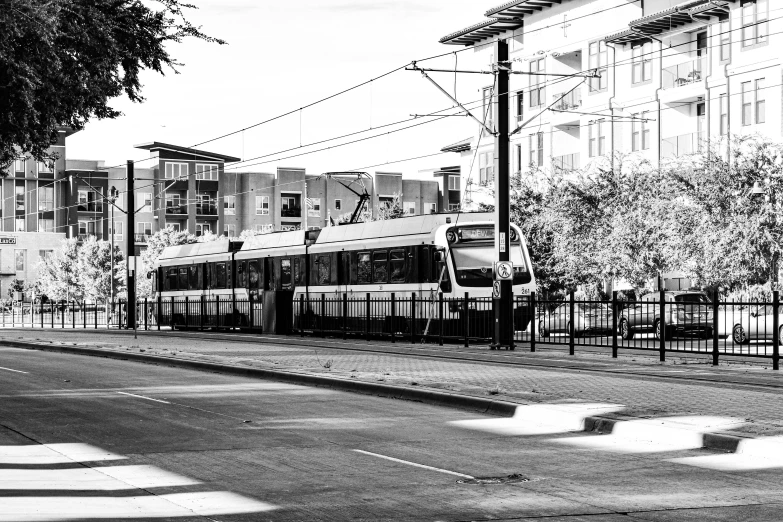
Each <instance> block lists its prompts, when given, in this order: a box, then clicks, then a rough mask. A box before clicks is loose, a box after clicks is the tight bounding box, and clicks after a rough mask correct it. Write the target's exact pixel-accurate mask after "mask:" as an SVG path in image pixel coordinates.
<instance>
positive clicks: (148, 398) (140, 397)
mask: <svg viewBox="0 0 783 522" xmlns="http://www.w3.org/2000/svg"><path fill="white" fill-rule="evenodd" d="M117 393H119V394H120V395H127V396H128V397H136V398H138V399H146V400H148V401H155V402H162V403H163V404H171V403H170V402H169V401H162V400H160V399H153V398H152V397H145V396H144V395H136V394H135V393H125V392H117Z"/></svg>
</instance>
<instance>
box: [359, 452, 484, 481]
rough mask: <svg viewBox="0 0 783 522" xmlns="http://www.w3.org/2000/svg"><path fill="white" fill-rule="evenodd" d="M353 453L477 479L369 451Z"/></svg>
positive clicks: (468, 476) (468, 477)
mask: <svg viewBox="0 0 783 522" xmlns="http://www.w3.org/2000/svg"><path fill="white" fill-rule="evenodd" d="M353 451H355V452H356V453H362V454H364V455H370V456H372V457H378V458H381V459H386V460H390V461H392V462H399V463H400V464H407V465H408V466H414V467H417V468H422V469H428V470H430V471H437V472H440V473H447V474H449V475H454V476H456V477H462V478H466V479H473V478H476V477H472V476H470V475H465V474H464V473H457V472H456V471H449V470H447V469H441V468H433V467H432V466H425V465H424V464H417V463H416V462H410V461H407V460H401V459H395V458H394V457H388V456H386V455H381V454H379V453H371V452H369V451H364V450H359V449H355V450H353Z"/></svg>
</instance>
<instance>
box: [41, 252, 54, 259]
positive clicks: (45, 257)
mask: <svg viewBox="0 0 783 522" xmlns="http://www.w3.org/2000/svg"><path fill="white" fill-rule="evenodd" d="M52 254H54V250H39V251H38V259H40V260H41V261H43V260H44V259H49V258H50V257H51V256H52Z"/></svg>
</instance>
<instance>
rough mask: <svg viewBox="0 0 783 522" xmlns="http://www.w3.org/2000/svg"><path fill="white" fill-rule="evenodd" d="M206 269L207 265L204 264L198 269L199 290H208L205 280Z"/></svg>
mask: <svg viewBox="0 0 783 522" xmlns="http://www.w3.org/2000/svg"><path fill="white" fill-rule="evenodd" d="M206 267H207V265H206V264H205V263H202V264H200V265H198V266H197V267H196V270H197V271H198V275H197V276H196V277H198V288H197V290H204V289H205V288H206V284H205V282H204V281H205V279H206Z"/></svg>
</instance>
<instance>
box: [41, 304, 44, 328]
mask: <svg viewBox="0 0 783 522" xmlns="http://www.w3.org/2000/svg"><path fill="white" fill-rule="evenodd" d="M43 323H44V304H43V297H41V330H43V327H44V324H43Z"/></svg>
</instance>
